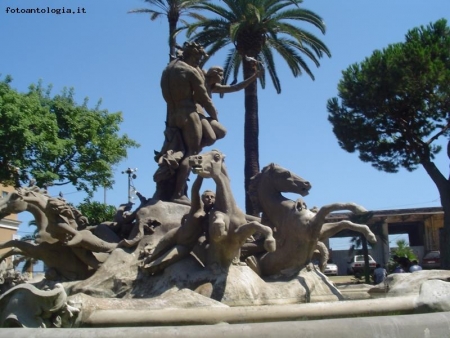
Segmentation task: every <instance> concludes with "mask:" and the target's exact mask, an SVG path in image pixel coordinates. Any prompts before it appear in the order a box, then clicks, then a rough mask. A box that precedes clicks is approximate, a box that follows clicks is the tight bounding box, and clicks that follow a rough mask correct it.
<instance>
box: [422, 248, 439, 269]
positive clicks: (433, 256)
mask: <svg viewBox="0 0 450 338" xmlns="http://www.w3.org/2000/svg"><path fill="white" fill-rule="evenodd" d="M422 268H423V269H440V268H441V252H440V251H430V252H428V253H426V254H425V256H423V258H422Z"/></svg>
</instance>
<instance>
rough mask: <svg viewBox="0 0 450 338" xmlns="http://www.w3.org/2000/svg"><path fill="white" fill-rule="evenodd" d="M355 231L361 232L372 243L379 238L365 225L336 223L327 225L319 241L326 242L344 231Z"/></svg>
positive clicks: (323, 227)
mask: <svg viewBox="0 0 450 338" xmlns="http://www.w3.org/2000/svg"><path fill="white" fill-rule="evenodd" d="M347 229H348V230H353V231H356V232H360V233H362V234H363V235H364V237H366V238H367V240H368V241H369V242H370V243H376V242H377V238H376V236H375V234H374V233H373V232H372V231H371V230H370V229H369V227H368V226H367V225H365V224H357V223H353V222H351V221H340V222H335V223H325V224H323V225H322V229H321V230H320V237H319V240H321V241H323V240H326V239H328V238H330V237H332V236H333V235H335V234H337V233H338V232H340V231H342V230H347Z"/></svg>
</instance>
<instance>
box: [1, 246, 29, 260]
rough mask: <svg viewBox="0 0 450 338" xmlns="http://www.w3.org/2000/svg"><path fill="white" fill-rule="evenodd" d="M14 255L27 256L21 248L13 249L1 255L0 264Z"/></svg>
mask: <svg viewBox="0 0 450 338" xmlns="http://www.w3.org/2000/svg"><path fill="white" fill-rule="evenodd" d="M13 255H26V254H25V253H24V252H23V251H22V250H20V249H19V248H12V249H11V250H9V251H7V252H5V253H3V254H1V255H0V262H1V261H3V260H4V259H5V258H8V257H11V256H13Z"/></svg>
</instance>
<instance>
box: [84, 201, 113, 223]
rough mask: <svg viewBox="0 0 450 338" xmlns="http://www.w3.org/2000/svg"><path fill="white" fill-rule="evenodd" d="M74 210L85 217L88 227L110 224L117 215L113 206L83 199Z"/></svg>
mask: <svg viewBox="0 0 450 338" xmlns="http://www.w3.org/2000/svg"><path fill="white" fill-rule="evenodd" d="M76 208H77V209H78V210H79V211H80V212H81V213H82V214H83V216H86V217H87V218H88V220H89V225H98V224H100V223H103V222H112V221H113V220H114V216H115V215H116V213H117V209H116V207H115V206H113V205H108V204H104V203H101V202H96V201H91V200H89V199H87V198H86V199H84V201H83V202H81V203H80V204H78V205H77V206H76Z"/></svg>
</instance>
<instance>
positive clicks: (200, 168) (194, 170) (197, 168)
mask: <svg viewBox="0 0 450 338" xmlns="http://www.w3.org/2000/svg"><path fill="white" fill-rule="evenodd" d="M192 171H193V172H194V174H198V173H200V172H202V171H203V167H202V166H201V165H194V166H193V167H192Z"/></svg>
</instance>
